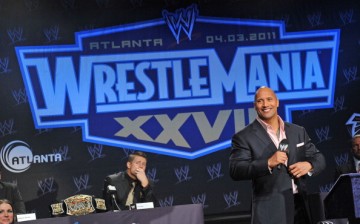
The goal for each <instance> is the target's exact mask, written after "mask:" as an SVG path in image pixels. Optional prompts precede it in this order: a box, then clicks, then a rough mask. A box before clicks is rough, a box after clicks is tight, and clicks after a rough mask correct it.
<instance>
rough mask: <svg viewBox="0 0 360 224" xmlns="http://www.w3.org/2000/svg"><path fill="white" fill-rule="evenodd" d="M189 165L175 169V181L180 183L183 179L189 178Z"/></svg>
mask: <svg viewBox="0 0 360 224" xmlns="http://www.w3.org/2000/svg"><path fill="white" fill-rule="evenodd" d="M189 170H190V169H189V166H183V167H180V169H175V170H174V171H175V175H176V177H177V179H178V182H177V183H181V182H184V181H188V180H190V179H191V177H189V176H188V175H189Z"/></svg>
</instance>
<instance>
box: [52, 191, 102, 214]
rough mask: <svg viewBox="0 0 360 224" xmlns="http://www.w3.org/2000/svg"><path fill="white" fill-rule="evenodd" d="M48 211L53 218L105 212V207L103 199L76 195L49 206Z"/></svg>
mask: <svg viewBox="0 0 360 224" xmlns="http://www.w3.org/2000/svg"><path fill="white" fill-rule="evenodd" d="M50 209H51V214H52V215H53V216H60V215H75V216H79V215H86V214H90V213H95V212H103V211H106V205H105V200H104V199H101V198H94V197H93V196H90V195H84V194H78V195H74V196H71V197H68V198H66V199H64V200H63V201H62V202H61V203H55V204H51V205H50ZM65 210H66V212H65Z"/></svg>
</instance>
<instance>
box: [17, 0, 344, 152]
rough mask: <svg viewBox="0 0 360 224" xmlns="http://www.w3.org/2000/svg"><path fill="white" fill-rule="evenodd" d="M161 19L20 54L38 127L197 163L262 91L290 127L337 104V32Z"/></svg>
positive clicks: (224, 142) (188, 14) (181, 15)
mask: <svg viewBox="0 0 360 224" xmlns="http://www.w3.org/2000/svg"><path fill="white" fill-rule="evenodd" d="M163 16H164V18H162V19H157V20H151V21H148V22H141V23H135V24H129V25H122V26H117V27H110V28H104V29H97V30H90V31H83V32H78V33H76V34H75V40H76V42H75V44H74V45H57V46H56V45H54V46H52V45H49V46H28V47H16V53H17V57H18V61H19V64H20V67H21V72H22V76H23V80H24V83H25V86H26V91H27V95H28V97H29V104H30V107H31V111H32V115H33V119H34V123H35V127H36V128H61V127H74V126H80V127H82V131H83V139H84V141H87V142H92V143H95V144H101V145H109V146H114V147H118V148H128V149H132V150H142V151H147V152H152V153H158V154H164V155H169V156H175V157H181V158H187V159H195V158H198V157H201V156H204V155H207V154H209V153H212V152H216V151H218V150H222V149H225V148H228V147H229V146H230V139H231V136H232V135H233V134H234V133H235V132H236V131H238V130H239V129H241V128H242V127H244V126H245V125H247V124H248V123H249V122H250V121H251V119H253V117H254V116H253V114H251V113H250V111H252V110H251V108H253V103H252V102H253V97H254V93H255V91H256V89H257V88H258V87H260V86H269V87H271V88H272V89H274V90H275V92H276V93H277V95H278V97H279V99H280V100H281V108H279V112H280V114H281V115H282V116H283V117H284V119H285V120H287V121H291V119H292V118H291V112H292V111H294V110H300V109H301V110H303V109H304V108H305V109H307V110H310V109H318V108H329V107H332V106H333V101H334V91H335V90H334V86H335V79H336V66H337V55H338V48H339V38H340V31H339V30H320V31H319V30H317V31H316V32H315V31H309V32H296V33H287V32H285V30H284V29H285V28H284V24H283V22H280V21H263V20H240V19H228V18H212V17H202V16H199V15H198V10H197V8H196V6H195V5H192V6H190V7H189V8H187V9H184V10H178V11H176V12H175V14H174V13H169V12H167V11H164V12H163ZM55 31H56V29H54V30H51V38H50V39H49V40H51V39H53V38H54V37H55V33H56V32H55ZM13 33H15V32H13ZM16 34H17V35H14V37H17V39H20V37H21V32H16ZM184 34H185V35H186V36H187V38H184V37H183V36H184ZM14 41H15V38H14Z"/></svg>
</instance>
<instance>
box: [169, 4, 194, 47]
mask: <svg viewBox="0 0 360 224" xmlns="http://www.w3.org/2000/svg"><path fill="white" fill-rule="evenodd" d="M198 14H199V12H198V10H197V7H196V5H195V4H193V5H191V6H189V7H188V8H187V9H178V10H176V11H175V13H170V12H168V11H167V10H164V11H163V12H162V15H163V17H164V19H165V22H166V24H167V25H168V27H169V28H170V31H171V32H172V34H173V35H174V37H175V39H176V42H177V43H179V40H180V32H181V30H184V32H185V34H186V35H187V37H188V38H189V40H191V33H192V30H193V28H194V24H195V19H196V17H197V16H198Z"/></svg>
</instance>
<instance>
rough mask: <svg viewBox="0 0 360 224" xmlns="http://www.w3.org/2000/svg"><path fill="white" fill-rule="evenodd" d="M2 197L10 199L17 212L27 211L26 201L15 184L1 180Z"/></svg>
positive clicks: (0, 194) (0, 193) (0, 191)
mask: <svg viewBox="0 0 360 224" xmlns="http://www.w3.org/2000/svg"><path fill="white" fill-rule="evenodd" d="M0 199H7V200H9V201H10V202H11V203H12V205H13V209H14V210H15V213H16V214H22V213H26V209H25V203H24V201H23V199H22V197H21V194H20V191H19V190H18V188H17V186H16V185H15V184H12V183H6V182H2V181H0Z"/></svg>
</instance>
